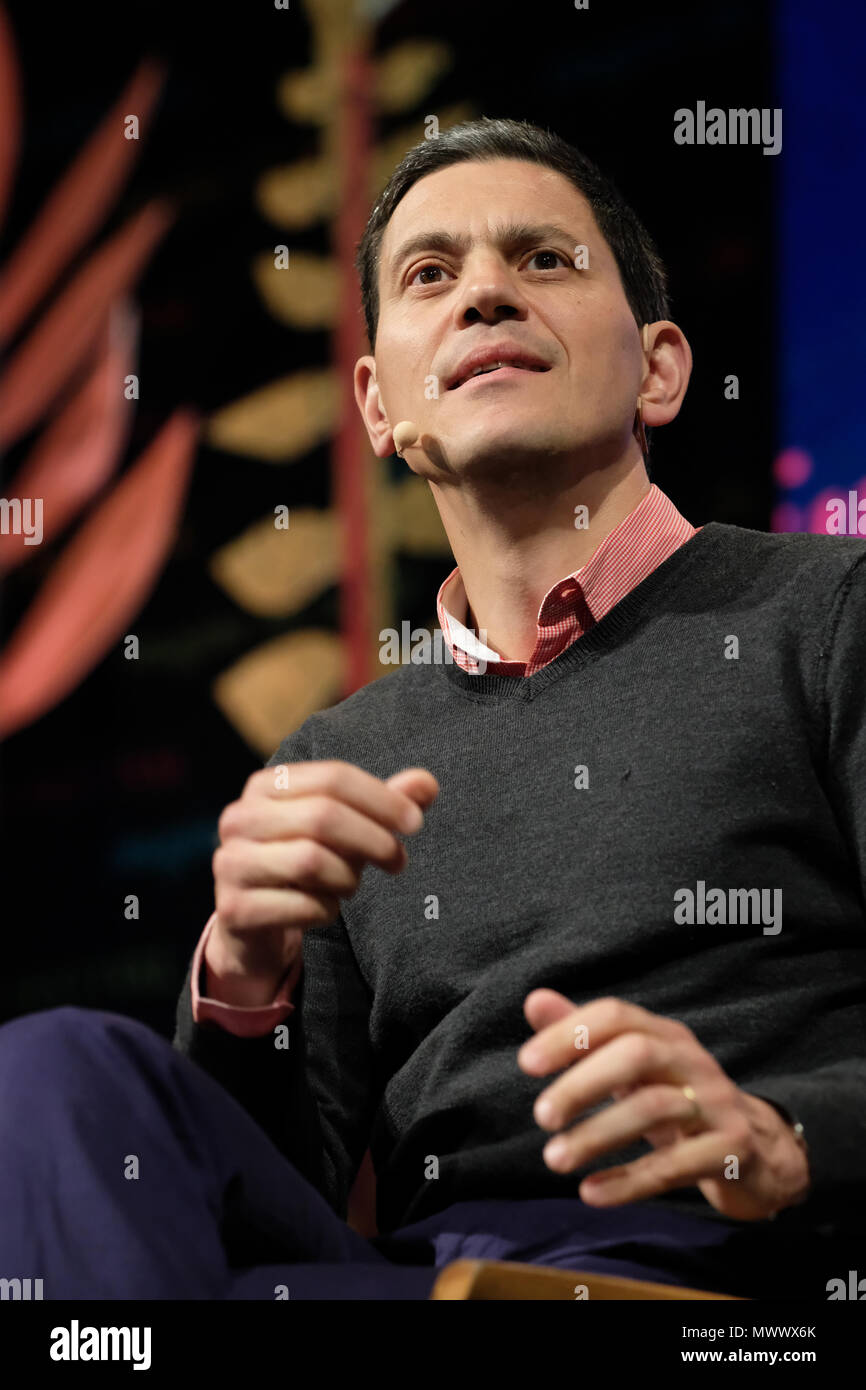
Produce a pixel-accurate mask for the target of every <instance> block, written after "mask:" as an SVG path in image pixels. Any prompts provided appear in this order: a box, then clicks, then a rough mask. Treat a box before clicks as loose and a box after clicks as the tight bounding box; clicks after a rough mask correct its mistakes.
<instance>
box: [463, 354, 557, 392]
mask: <svg viewBox="0 0 866 1390" xmlns="http://www.w3.org/2000/svg"><path fill="white" fill-rule="evenodd" d="M549 371H550V368H549V367H547V366H542V365H541V364H540V363H535V362H517V361H508V360H505V361H500V362H488V363H485V364H484V365H483V366H481V367H476V368H474V370H473V371H471V372H469V373H468V374H467V375H465V376H459V377H457V379H456V380H455V381H453V382H452V383H451V385H450V386H449V387H448V390H449V391H458V390H459V389H460V388H461V387H465V386H470V385H473V384H474V383H477V382H479V381H486V380H489V379H491V378H492V379H494V380H499V381H502V380H504V379H506V378H508V377H516V376H517V375H518V374H522V373H525V372H549Z"/></svg>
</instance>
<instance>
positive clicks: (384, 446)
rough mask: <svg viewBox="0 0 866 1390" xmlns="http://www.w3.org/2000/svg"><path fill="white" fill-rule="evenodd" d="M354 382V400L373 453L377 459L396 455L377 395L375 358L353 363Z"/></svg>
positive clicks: (363, 358)
mask: <svg viewBox="0 0 866 1390" xmlns="http://www.w3.org/2000/svg"><path fill="white" fill-rule="evenodd" d="M354 382H355V400H356V402H357V405H358V409H359V411H360V412H361V419H362V420H363V421H364V426H365V428H366V430H367V434H368V436H369V439H370V444H371V445H372V448H373V453H374V454H375V455H376V457H377V458H380V459H384V458H387V457H388V455H389V454H393V453H396V450H395V448H394V436H393V434H392V433H391V425H390V423H389V421H388V416H387V414H386V413H385V406H384V402H383V401H382V398H381V396H380V395H379V385H378V382H377V381H376V359H375V357H359V358H358V360H357V362H356V363H355V373H354ZM395 423H396V422H395Z"/></svg>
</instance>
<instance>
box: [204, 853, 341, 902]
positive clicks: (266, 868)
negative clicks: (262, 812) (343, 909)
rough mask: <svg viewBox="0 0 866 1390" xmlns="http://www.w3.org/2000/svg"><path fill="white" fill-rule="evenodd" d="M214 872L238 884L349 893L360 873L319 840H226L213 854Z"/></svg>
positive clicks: (242, 886)
mask: <svg viewBox="0 0 866 1390" xmlns="http://www.w3.org/2000/svg"><path fill="white" fill-rule="evenodd" d="M214 875H215V876H218V877H220V878H222V879H224V880H227V881H228V882H231V883H235V884H237V885H238V886H239V887H241V888H278V887H286V888H289V887H292V888H302V889H305V890H306V891H308V892H314V893H333V894H335V895H336V896H338V897H351V896H353V895H354V894H355V893H356V892H357V890H358V885H359V883H360V878H361V873H360V869H359V868H358V867H357V864H355V865H353V864H350V863H349V862H347V860H345V859H343V858H341V857H340V855H338V854H335V853H334V851H333V850H331V849H329V848H328V847H327V845H323V844H321V843H320V842H319V841H318V840H305V839H296V840H269V841H256V840H237V839H232V840H229V841H228V843H227V844H226V845H223V846H222V847H221V848H220V849H218V850H217V851H216V854H215V855H214Z"/></svg>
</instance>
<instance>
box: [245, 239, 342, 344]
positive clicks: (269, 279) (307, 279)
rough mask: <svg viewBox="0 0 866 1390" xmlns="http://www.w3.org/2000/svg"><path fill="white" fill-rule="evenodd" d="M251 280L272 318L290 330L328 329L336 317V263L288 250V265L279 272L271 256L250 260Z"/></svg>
mask: <svg viewBox="0 0 866 1390" xmlns="http://www.w3.org/2000/svg"><path fill="white" fill-rule="evenodd" d="M253 281H254V283H255V286H256V289H257V290H258V292H259V294H260V295H261V297H262V300H263V301H264V303H265V306H266V307H267V308H268V309H269V310H270V312H271V313H272V314H273V316H274V318H276V319H279V320H280V321H281V322H282V323H288V324H291V326H292V327H293V328H307V329H310V328H330V327H331V325H332V324H333V322H334V320H335V318H336V317H337V287H338V276H337V267H336V264H335V262H334V261H333V260H332V259H330V258H326V257H324V256H311V255H309V254H308V253H307V252H305V251H292V250H290V251H289V265H288V267H287V268H286V269H285V270H278V269H277V268H276V266H275V265H274V257H273V253H272V252H270V251H265V252H263V253H262V255H260V256H256V258H255V260H254V261H253Z"/></svg>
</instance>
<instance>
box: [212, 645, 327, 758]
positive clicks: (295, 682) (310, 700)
mask: <svg viewBox="0 0 866 1390" xmlns="http://www.w3.org/2000/svg"><path fill="white" fill-rule="evenodd" d="M343 669H344V658H343V652H342V650H341V642H340V639H339V637H337V636H336V635H335V634H332V633H328V632H322V631H321V630H316V629H305V630H304V631H302V632H290V633H286V634H285V635H284V636H282V637H276V638H274V640H273V641H272V642H266V643H265V644H264V645H263V646H261V647H256V649H255V651H252V652H248V653H247V655H246V656H243V657H241V659H240V661H237V662H235V664H234V666H231V667H229V669H228V670H227V671H224V672H223V673H222V675H220V676H218V677H217V679H216V680H215V681H214V683H213V686H212V694H213V698H214V703H215V704H216V705H217V707H218V708H219V709H220V710H221V711H222V713H223V714H224V715H225V717H226V719H228V721H229V723H231V724H233V725H234V727H235V728H236V729H237V731H238V733H239V734H240V735H241V737H242V738H245V739H246V741H247V743H248V744H249V745H250V747H251V748H254V749H255V750H256V752H257V753H259V754H260V755H261V756H262V757H267V756H269V755H270V754H271V753H273V751H274V749H275V748H276V747H277V746H278V745H279V744H280V742H281V741H282V739H284V738H285V737H286V735H287V734H290V733H293V732H294V730H295V729H297V728H299V727H300V725H301V724H303V722H304V720H305V719H306V718H307V717H308V716H309V715H311V714H314V713H315V711H316V710H319V709H323V708H324V707H325V706H327V705H330V704H333V703H334V702H335V701H336V700H338V699H339V698H340V697H341V690H342V681H343Z"/></svg>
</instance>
